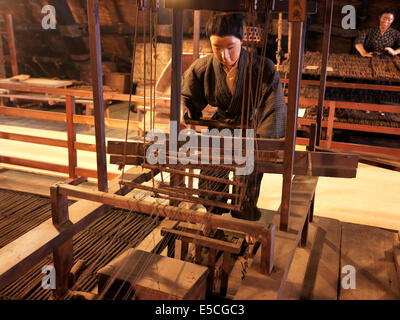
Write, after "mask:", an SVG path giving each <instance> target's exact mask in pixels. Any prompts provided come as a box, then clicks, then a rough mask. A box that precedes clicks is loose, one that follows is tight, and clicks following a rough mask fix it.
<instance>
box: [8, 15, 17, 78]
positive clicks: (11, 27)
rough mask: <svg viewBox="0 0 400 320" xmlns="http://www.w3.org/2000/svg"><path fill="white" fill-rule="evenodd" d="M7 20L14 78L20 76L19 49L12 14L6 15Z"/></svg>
mask: <svg viewBox="0 0 400 320" xmlns="http://www.w3.org/2000/svg"><path fill="white" fill-rule="evenodd" d="M6 19H7V23H6V24H7V33H8V47H9V48H10V60H11V70H12V74H13V76H16V75H18V73H19V72H18V61H17V48H16V47H15V36H14V25H13V18H12V14H11V13H8V14H7V15H6Z"/></svg>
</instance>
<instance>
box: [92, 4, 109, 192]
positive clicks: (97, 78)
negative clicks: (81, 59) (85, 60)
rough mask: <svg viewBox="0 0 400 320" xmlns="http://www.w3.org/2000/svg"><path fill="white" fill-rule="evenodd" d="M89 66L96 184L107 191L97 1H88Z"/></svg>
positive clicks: (101, 189)
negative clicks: (93, 122) (94, 134)
mask: <svg viewBox="0 0 400 320" xmlns="http://www.w3.org/2000/svg"><path fill="white" fill-rule="evenodd" d="M88 22H89V26H88V28H89V45H90V64H91V73H92V87H93V105H94V119H95V133H96V153H97V157H96V158H97V183H98V189H99V191H104V192H107V191H108V181H107V160H106V143H105V139H106V136H105V128H104V101H103V78H102V77H103V75H102V65H101V40H100V21H99V2H98V0H88Z"/></svg>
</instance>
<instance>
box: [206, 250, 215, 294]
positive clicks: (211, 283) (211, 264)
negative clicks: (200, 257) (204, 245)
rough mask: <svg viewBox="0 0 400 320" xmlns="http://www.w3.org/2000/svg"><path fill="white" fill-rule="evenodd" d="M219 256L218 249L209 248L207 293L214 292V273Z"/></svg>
mask: <svg viewBox="0 0 400 320" xmlns="http://www.w3.org/2000/svg"><path fill="white" fill-rule="evenodd" d="M216 257H217V250H216V249H213V248H209V251H208V277H207V293H208V294H212V293H213V287H214V273H215V261H216Z"/></svg>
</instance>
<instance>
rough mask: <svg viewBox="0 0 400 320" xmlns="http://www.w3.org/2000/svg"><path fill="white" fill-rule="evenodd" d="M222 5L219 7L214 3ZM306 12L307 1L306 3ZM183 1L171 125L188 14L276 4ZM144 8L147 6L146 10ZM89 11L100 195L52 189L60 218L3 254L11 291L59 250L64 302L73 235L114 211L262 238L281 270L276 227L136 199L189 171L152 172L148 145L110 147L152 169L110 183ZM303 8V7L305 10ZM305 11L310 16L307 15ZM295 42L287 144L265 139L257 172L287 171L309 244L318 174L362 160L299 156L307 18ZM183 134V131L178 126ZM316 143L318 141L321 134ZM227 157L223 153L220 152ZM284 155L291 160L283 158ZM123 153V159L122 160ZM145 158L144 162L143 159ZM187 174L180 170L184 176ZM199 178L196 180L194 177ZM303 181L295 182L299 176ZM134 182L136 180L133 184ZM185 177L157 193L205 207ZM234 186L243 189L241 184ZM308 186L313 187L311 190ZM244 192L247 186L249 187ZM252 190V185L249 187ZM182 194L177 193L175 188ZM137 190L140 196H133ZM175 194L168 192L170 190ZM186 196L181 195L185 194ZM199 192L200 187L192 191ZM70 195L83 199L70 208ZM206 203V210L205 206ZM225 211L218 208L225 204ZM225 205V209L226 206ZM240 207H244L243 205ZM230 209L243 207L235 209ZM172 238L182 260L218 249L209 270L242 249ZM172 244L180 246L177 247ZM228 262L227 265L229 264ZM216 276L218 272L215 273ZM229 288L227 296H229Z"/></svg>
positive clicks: (288, 202) (289, 202)
mask: <svg viewBox="0 0 400 320" xmlns="http://www.w3.org/2000/svg"><path fill="white" fill-rule="evenodd" d="M214 2H215V1H214ZM300 2H301V3H302V4H303V9H304V8H305V1H300ZM182 3H183V2H182V1H172V0H171V1H166V6H168V7H172V9H173V39H174V41H173V42H172V43H173V51H172V52H173V53H172V65H173V67H172V70H174V73H173V76H172V89H171V92H172V96H171V112H170V120H171V121H176V122H177V123H179V119H180V81H181V52H182V35H183V10H184V9H185V8H189V9H196V10H200V9H206V8H207V9H212V10H221V11H227V10H229V11H244V9H243V8H245V9H246V10H247V9H249V10H250V11H251V10H252V8H254V9H257V10H260V11H267V12H268V11H270V10H271V9H272V8H273V7H272V5H273V3H268V6H267V5H265V7H263V6H262V7H257V6H255V7H254V6H252V5H254V4H255V3H257V1H255V2H254V3H253V1H235V2H233V4H234V5H233V4H232V1H229V4H228V3H225V2H223V1H221V2H218V3H217V4H215V3H213V2H212V1H195V0H191V1H185V4H184V6H185V8H183V7H182V6H183V4H182ZM292 5H293V4H292V1H290V2H289V13H290V12H291V9H293V8H292V7H291V6H292ZM143 7H146V6H145V5H143ZM88 8H89V10H88V12H89V33H90V49H91V63H92V75H93V101H94V110H95V128H96V151H97V168H98V170H97V175H98V191H90V190H86V189H83V188H81V187H79V186H72V185H69V184H57V185H55V186H53V187H52V188H51V201H52V219H51V220H48V221H46V222H45V223H43V224H41V225H40V226H38V227H37V228H35V229H34V230H32V231H30V232H28V233H27V234H26V235H24V236H22V237H21V238H19V239H17V240H16V241H14V242H12V243H10V244H9V245H7V246H6V247H4V248H2V249H1V250H0V260H1V261H5V263H3V264H2V265H1V266H0V287H4V286H5V285H7V284H8V283H10V282H11V281H13V280H15V279H16V278H17V277H19V276H20V275H21V274H23V273H24V272H25V271H26V270H27V269H29V267H30V266H32V265H34V264H35V263H37V262H38V261H39V260H40V259H41V258H43V257H44V256H46V255H47V254H49V253H51V252H53V257H54V266H55V268H56V275H57V277H56V290H55V294H56V297H57V298H63V297H64V296H65V295H66V294H67V293H68V290H69V287H70V285H69V283H68V282H69V278H70V272H71V268H72V265H73V247H72V237H73V236H74V235H75V234H76V233H78V232H79V231H81V230H83V229H84V228H85V227H86V226H88V225H89V224H90V223H91V222H93V221H95V220H96V219H97V218H98V217H100V216H101V215H102V214H104V212H105V211H106V210H107V209H108V208H110V207H111V206H115V207H120V208H125V209H128V210H131V211H138V212H143V213H147V214H150V215H151V214H153V213H154V211H157V213H158V214H159V215H161V216H164V217H170V218H173V219H177V220H180V221H189V222H193V223H198V224H202V225H205V226H206V227H208V228H211V229H216V228H218V227H223V228H226V229H230V230H235V231H239V232H242V233H246V234H255V235H257V236H258V237H259V244H260V252H261V257H260V272H261V273H263V274H268V273H271V272H272V270H273V267H274V233H275V225H274V224H270V223H268V224H261V223H258V222H251V221H246V220H240V219H235V218H225V217H223V216H219V215H214V214H210V213H204V212H198V211H195V210H191V209H186V208H182V207H177V206H174V205H172V204H173V202H172V203H171V204H170V205H159V204H155V203H154V202H146V201H138V200H135V199H132V198H131V197H128V196H127V194H128V193H129V192H135V189H139V188H142V189H144V188H149V187H143V186H141V183H142V182H144V181H149V180H150V179H152V177H154V175H156V174H157V173H158V172H160V171H162V170H170V171H171V173H173V174H178V173H180V174H183V175H186V176H187V175H190V174H187V173H184V170H178V169H176V168H172V167H169V168H165V167H160V166H151V165H149V164H146V163H144V162H143V160H144V159H145V157H144V150H145V148H144V146H143V144H141V143H140V142H136V143H111V144H110V145H109V148H111V149H112V150H114V154H115V156H114V158H115V159H116V161H121V159H122V160H123V161H122V163H123V164H129V161H133V162H131V163H134V164H140V165H141V166H142V167H143V168H145V169H147V170H145V171H141V173H140V174H135V176H134V177H132V175H129V172H127V176H128V175H129V176H130V179H128V178H126V177H127V176H125V178H126V180H123V181H122V183H121V181H120V179H115V180H113V181H111V182H110V183H109V182H108V180H107V166H106V158H105V133H104V107H103V92H102V78H101V74H102V73H101V56H100V51H101V50H100V34H99V20H98V1H97V0H89V1H88ZM300 9H301V8H300ZM304 13H305V11H304ZM292 23H293V36H292V49H291V52H292V60H291V70H293V72H292V73H291V77H290V82H289V100H288V119H287V128H286V138H285V139H280V140H268V139H259V140H256V146H257V148H256V149H257V152H256V153H255V169H256V170H258V171H259V172H265V173H266V172H269V173H271V172H272V173H282V174H283V188H282V204H281V207H280V222H279V224H280V227H279V229H280V231H282V232H287V231H288V228H289V217H290V216H293V213H294V214H295V215H296V214H299V212H300V211H301V213H300V215H301V216H302V217H303V222H302V224H301V225H300V226H299V227H298V233H299V234H300V233H301V235H302V237H301V238H302V239H301V240H302V241H301V243H302V244H303V245H304V244H305V242H306V239H307V226H308V222H309V221H311V220H312V212H313V202H314V192H315V187H316V183H317V180H318V179H317V178H316V176H331V177H347V178H351V177H355V175H356V168H357V163H358V157H357V156H354V155H347V154H331V153H323V152H315V144H313V143H312V144H311V145H310V147H309V151H306V152H299V151H295V140H296V122H297V106H298V96H299V94H298V93H299V82H300V75H301V64H302V62H301V61H302V52H303V42H304V39H303V35H304V29H303V19H302V18H301V17H296V16H293V19H292ZM178 130H179V128H178ZM314 137H316V136H315V135H314ZM220 152H221V150H220ZM282 153H283V157H282V156H281V154H282ZM118 154H119V155H118ZM138 159H139V161H138ZM178 171H179V172H178ZM191 175H192V177H197V176H193V175H194V174H193V173H191ZM294 175H297V176H296V177H295V178H294V179H293V176H294ZM128 180H129V181H128ZM177 181H179V179H177V180H174V179H171V184H170V185H169V186H163V187H162V188H158V189H157V190H156V189H155V188H154V187H150V189H149V190H150V191H151V192H153V193H155V192H158V193H164V195H168V193H169V196H170V199H171V200H172V201H174V200H181V201H194V200H195V199H197V200H196V201H200V202H202V201H203V200H202V199H200V198H197V197H193V195H190V196H189V197H184V198H182V197H180V198H178V199H177V197H176V194H177V193H178V192H182V191H183V190H182V189H181V188H178V186H177V185H176V184H175V183H176V182H177ZM233 183H240V182H238V181H236V182H235V181H234V182H233ZM304 186H307V188H304ZM242 187H243V186H242ZM244 187H245V186H244ZM174 188H175V189H174ZM131 190H133V191H131ZM167 191H168V192H167ZM177 191H178V192H177ZM189 191H190V192H193V193H194V190H193V188H191V189H190V190H189ZM68 197H76V198H79V199H83V200H80V201H78V202H77V203H75V204H73V205H72V206H70V207H68V202H67V200H68ZM202 203H203V204H206V203H205V202H204V201H203V202H202ZM217 205H218V203H217ZM219 205H220V204H219ZM236 205H237V203H236ZM230 209H240V205H239V208H238V207H230ZM163 234H164V235H167V234H175V235H178V236H179V237H180V238H181V239H184V241H183V242H182V243H183V245H182V252H181V253H182V255H183V252H184V251H185V250H186V246H187V243H188V242H191V241H193V242H196V244H197V246H199V247H202V246H205V247H208V248H210V254H209V270H212V268H213V267H214V266H213V262H214V263H215V254H216V250H217V249H218V250H222V251H223V252H224V257H225V256H227V257H228V256H229V254H232V253H239V252H238V246H235V245H232V244H230V243H221V242H217V241H216V240H213V239H210V238H208V237H207V234H205V235H199V234H193V233H187V232H186V233H185V231H182V230H180V231H179V230H176V229H174V228H170V229H165V230H164V231H163ZM171 246H172V245H171ZM225 261H227V260H225ZM226 264H227V263H224V265H225V267H224V270H225V273H224V278H225V280H224V282H225V285H224V286H223V287H221V288H224V287H225V289H226V282H227V277H228V272H227V267H226ZM210 273H211V272H210ZM225 289H223V290H221V293H223V291H224V290H225Z"/></svg>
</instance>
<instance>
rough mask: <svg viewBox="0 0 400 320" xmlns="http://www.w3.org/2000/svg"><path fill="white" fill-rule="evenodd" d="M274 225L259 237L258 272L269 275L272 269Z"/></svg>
mask: <svg viewBox="0 0 400 320" xmlns="http://www.w3.org/2000/svg"><path fill="white" fill-rule="evenodd" d="M274 241H275V225H271V229H269V230H266V231H265V232H264V233H263V234H262V235H261V261H260V272H261V273H263V274H271V272H272V269H273V267H274V247H275V243H274Z"/></svg>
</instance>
